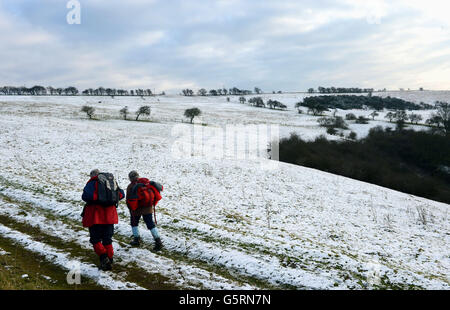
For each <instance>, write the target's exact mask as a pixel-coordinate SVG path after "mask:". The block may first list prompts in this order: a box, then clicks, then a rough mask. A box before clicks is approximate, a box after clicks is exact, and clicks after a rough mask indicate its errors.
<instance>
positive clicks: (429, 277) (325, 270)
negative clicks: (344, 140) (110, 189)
mask: <svg viewBox="0 0 450 310" xmlns="http://www.w3.org/2000/svg"><path fill="white" fill-rule="evenodd" d="M384 95H386V94H383V96H384ZM390 95H391V96H397V97H402V96H406V95H408V96H411V98H408V99H409V100H412V101H415V102H420V101H424V102H426V103H433V102H434V101H435V100H447V101H450V100H449V99H450V93H449V92H445V93H444V94H442V93H441V92H420V93H419V92H415V93H414V96H413V95H412V94H409V92H402V93H400V92H398V93H392V94H390ZM305 96H307V94H282V95H264V96H263V97H265V99H267V98H269V97H270V98H275V99H277V100H279V101H281V102H283V103H285V104H286V105H287V106H288V110H287V111H273V110H269V109H259V108H254V107H250V106H247V105H242V104H240V103H239V102H238V97H234V96H231V97H230V99H231V102H227V101H226V97H219V98H210V97H206V98H199V97H191V98H186V97H180V96H164V97H152V98H145V99H141V98H130V97H122V98H121V97H116V98H114V99H112V98H108V97H0V124H1V129H0V143H1V147H0V219H5V218H7V219H8V220H0V235H1V237H3V238H9V239H10V240H11V241H12V242H15V243H17V244H21V245H23V246H26V247H27V248H28V249H30V250H32V251H35V252H36V253H40V254H42V255H43V256H46V259H48V260H49V261H52V262H54V263H55V264H56V265H58V266H63V267H64V268H66V269H67V270H70V269H71V267H70V266H73V265H74V263H75V264H76V263H77V262H78V263H79V265H78V266H79V269H80V270H81V273H82V274H83V275H84V276H86V277H88V278H91V279H97V282H98V283H99V284H100V285H102V286H104V287H105V288H118V289H123V288H130V289H137V288H161V287H162V288H167V287H176V288H193V289H222V288H224V289H267V288H281V289H291V288H296V289H371V288H378V287H381V288H397V287H400V288H406V289H409V288H424V289H449V288H450V251H449V244H450V221H449V218H448V209H449V205H447V204H443V203H438V202H434V201H430V200H427V199H423V198H419V197H414V196H412V195H407V194H403V193H399V192H396V191H393V190H389V189H385V188H382V187H379V186H375V185H370V184H367V183H363V182H359V181H355V180H351V179H348V178H344V177H340V176H336V175H332V174H328V173H324V172H320V171H317V170H313V169H308V168H304V167H300V166H293V165H289V164H284V163H277V165H276V166H275V167H272V166H273V165H272V166H270V165H269V161H268V160H267V159H259V160H258V161H254V160H250V159H248V158H247V159H239V158H237V157H236V156H233V154H231V155H230V156H219V157H218V158H216V159H214V158H212V157H211V156H201V152H200V151H199V150H198V149H196V147H197V146H198V145H197V144H198V140H195V135H194V138H193V139H192V140H191V136H190V135H188V136H186V133H188V134H190V133H191V130H192V131H193V132H194V131H195V130H194V128H197V129H198V128H200V129H202V130H203V133H204V136H203V137H202V139H203V141H209V140H212V141H213V142H215V143H216V144H221V143H222V140H221V137H222V136H221V135H215V134H213V135H212V136H211V135H210V133H211V132H215V130H216V129H219V132H220V129H223V128H225V127H226V126H230V125H249V124H260V125H261V124H262V125H272V126H279V127H277V128H278V131H279V133H280V135H281V136H288V135H289V133H290V132H297V133H298V134H299V135H300V136H302V137H304V138H305V139H313V138H314V137H317V136H318V135H320V134H325V130H324V129H323V128H320V127H318V125H317V118H316V117H313V116H310V115H306V114H302V115H299V114H298V113H297V112H296V109H295V108H294V105H295V103H296V102H298V101H299V100H301V99H302V98H304V97H305ZM405 99H406V98H405ZM85 104H88V105H92V106H94V107H95V108H96V109H97V113H96V118H97V119H98V120H88V119H87V118H86V116H85V115H83V114H82V113H81V112H80V108H81V106H82V105H85ZM147 104H148V105H150V106H151V107H152V116H151V117H150V118H147V119H145V118H143V119H145V120H148V121H145V122H134V121H125V120H122V119H120V115H119V110H120V109H121V108H123V107H124V106H128V107H129V109H130V111H131V112H134V111H136V110H137V109H138V107H139V106H141V105H147ZM194 106H195V107H198V108H200V110H202V118H201V119H198V120H197V121H196V122H197V123H200V124H204V126H202V125H196V126H191V125H189V124H185V123H182V122H183V121H186V119H184V118H183V112H184V110H185V109H187V108H191V107H194ZM353 112H355V114H357V115H365V116H367V115H368V114H369V113H370V112H371V111H353ZM346 113H349V111H338V115H345V114H346ZM424 113H430V111H426V112H424ZM131 117H133V115H131ZM424 119H425V118H424ZM378 124H380V125H383V126H389V125H390V124H389V123H388V122H386V121H385V119H384V114H383V113H380V116H378V117H377V118H376V120H375V121H373V122H370V124H369V125H363V126H360V127H358V125H355V124H351V130H354V131H357V133H358V136H359V137H361V136H364V134H365V133H367V132H368V130H369V129H370V128H371V127H373V126H374V125H378ZM269 127H270V126H269ZM420 128H421V126H418V129H420ZM208 135H210V136H208ZM329 137H331V136H329ZM335 139H337V138H336V137H335ZM250 140H252V138H250ZM209 142H211V141H209ZM177 143H178V144H177ZM177 145H178V146H180V145H181V146H182V147H184V148H186V147H188V150H189V151H188V152H184V153H183V154H182V155H183V156H180V154H175V153H176V152H174V150H176V148H174V146H177ZM191 146H192V148H191ZM265 147H266V145H261V144H256V148H257V149H258V150H259V151H260V152H261V153H262V152H263V151H264V148H265ZM94 168H99V169H100V170H102V171H109V172H112V173H114V174H115V175H116V177H117V178H118V181H119V184H120V185H121V187H126V185H127V174H128V172H129V171H130V170H133V169H134V170H137V171H139V172H140V173H141V175H143V176H147V177H149V178H151V179H154V180H156V181H159V182H160V183H162V184H164V188H165V191H164V193H163V194H164V195H163V197H164V198H163V200H162V201H161V203H160V206H159V208H158V213H157V216H158V224H159V227H160V233H161V235H162V239H163V242H164V244H165V250H164V251H162V252H158V253H153V252H152V251H150V249H151V246H152V237H151V234H150V233H149V232H148V231H146V229H145V227H144V226H143V224H142V223H141V225H142V227H141V233H142V235H143V237H144V240H145V242H146V243H147V245H148V246H144V247H142V248H139V249H135V248H131V247H130V246H128V244H127V243H128V241H129V240H130V235H131V230H130V227H129V220H128V211H127V210H126V206H125V205H124V204H121V205H120V206H119V216H120V223H119V224H118V225H116V234H115V242H114V246H115V250H116V260H115V264H116V268H115V269H114V270H113V271H111V272H98V270H96V268H95V264H96V263H97V261H96V260H93V259H92V255H91V252H92V251H91V249H90V247H91V246H90V244H89V242H88V240H89V236H88V232H87V230H86V229H83V228H82V227H81V223H80V222H81V218H80V213H81V210H82V202H81V200H80V198H81V191H82V188H83V186H84V184H85V183H86V182H87V180H88V173H89V171H90V170H92V169H94ZM19 224H20V225H19ZM17 227H20V229H19V228H17ZM36 229H38V231H39V232H40V235H36V234H31V233H30V231H36ZM48 240H53V241H52V243H51V244H50V241H48ZM54 240H59V241H58V242H56V241H54ZM64 244H67V247H65V246H64ZM74 249H76V250H74ZM145 279H153V280H152V281H150V280H145Z"/></svg>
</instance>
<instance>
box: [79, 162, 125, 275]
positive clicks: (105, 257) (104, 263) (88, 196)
mask: <svg viewBox="0 0 450 310" xmlns="http://www.w3.org/2000/svg"><path fill="white" fill-rule="evenodd" d="M90 177H91V178H90V180H89V181H88V182H87V184H86V186H85V187H84V189H83V195H82V199H83V201H85V202H86V206H85V207H84V209H83V213H82V214H81V216H82V217H83V227H88V228H89V235H90V240H89V241H90V243H91V244H92V245H93V246H94V251H95V253H96V254H97V255H98V256H99V258H100V269H102V270H104V271H107V270H111V268H112V266H111V265H112V263H113V256H114V249H113V245H112V236H113V234H114V224H118V223H119V217H118V215H117V210H116V208H117V206H118V204H119V201H120V200H122V199H123V198H124V197H125V194H124V192H123V190H122V189H120V188H119V186H118V185H117V182H116V180H115V179H114V176H113V175H112V174H110V173H100V171H99V170H98V169H95V170H92V171H91V173H90Z"/></svg>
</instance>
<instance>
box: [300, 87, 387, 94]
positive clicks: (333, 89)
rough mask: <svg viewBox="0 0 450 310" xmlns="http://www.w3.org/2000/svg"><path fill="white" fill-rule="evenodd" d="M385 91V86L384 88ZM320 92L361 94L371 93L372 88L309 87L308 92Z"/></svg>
mask: <svg viewBox="0 0 450 310" xmlns="http://www.w3.org/2000/svg"><path fill="white" fill-rule="evenodd" d="M384 91H386V88H385V89H384ZM315 92H318V93H321V94H354V93H356V94H361V93H373V92H374V89H373V88H358V87H349V88H346V87H322V86H319V87H318V88H317V91H316V90H315V89H314V88H309V89H308V93H310V94H312V93H315Z"/></svg>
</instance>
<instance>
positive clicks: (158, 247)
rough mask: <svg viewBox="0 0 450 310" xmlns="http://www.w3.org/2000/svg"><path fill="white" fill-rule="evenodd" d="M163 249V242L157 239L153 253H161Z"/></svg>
mask: <svg viewBox="0 0 450 310" xmlns="http://www.w3.org/2000/svg"><path fill="white" fill-rule="evenodd" d="M162 247H163V244H162V242H161V238H156V239H155V246H154V247H153V251H160V250H161V249H162Z"/></svg>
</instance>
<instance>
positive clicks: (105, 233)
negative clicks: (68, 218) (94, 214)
mask: <svg viewBox="0 0 450 310" xmlns="http://www.w3.org/2000/svg"><path fill="white" fill-rule="evenodd" d="M89 234H90V239H89V242H90V243H92V244H94V245H95V244H97V243H99V242H101V243H102V244H103V245H110V244H112V236H113V235H114V225H113V224H106V225H93V226H91V227H89Z"/></svg>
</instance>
